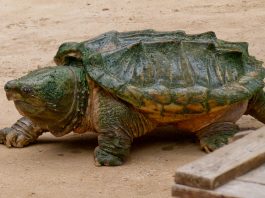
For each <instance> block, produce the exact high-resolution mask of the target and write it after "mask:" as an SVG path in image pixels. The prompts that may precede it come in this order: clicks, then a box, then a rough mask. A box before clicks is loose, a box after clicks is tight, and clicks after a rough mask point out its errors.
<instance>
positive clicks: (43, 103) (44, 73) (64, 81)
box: [5, 66, 88, 136]
mask: <svg viewBox="0 0 265 198" xmlns="http://www.w3.org/2000/svg"><path fill="white" fill-rule="evenodd" d="M5 91H6V95H7V98H8V100H13V101H14V103H15V106H16V108H17V109H18V111H19V112H20V114H22V115H23V116H25V117H28V118H29V119H31V120H32V122H34V123H35V124H37V125H38V126H40V127H41V128H43V129H46V130H49V131H51V132H52V133H54V134H55V135H56V136H61V135H64V134H65V133H67V132H70V131H71V130H73V129H74V127H75V126H76V125H77V124H78V122H79V121H80V119H81V116H82V115H83V114H84V111H85V108H86V106H87V102H86V101H87V97H88V88H87V83H86V77H85V72H84V71H83V69H82V68H80V67H71V66H57V67H47V68H42V69H38V70H35V71H32V72H30V73H29V74H27V75H26V76H23V77H21V78H19V79H16V80H12V81H9V82H7V83H6V85H5Z"/></svg>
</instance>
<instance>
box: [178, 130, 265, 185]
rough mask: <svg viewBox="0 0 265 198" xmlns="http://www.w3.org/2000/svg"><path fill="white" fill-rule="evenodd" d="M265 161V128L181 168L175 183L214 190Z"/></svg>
mask: <svg viewBox="0 0 265 198" xmlns="http://www.w3.org/2000/svg"><path fill="white" fill-rule="evenodd" d="M263 162H265V127H262V128H260V129H258V130H257V131H254V132H252V133H250V134H249V135H246V136H245V137H243V138H241V139H239V140H237V141H235V142H233V143H231V144H229V145H226V146H224V147H222V148H220V149H218V150H216V151H214V152H213V153H211V154H208V155H206V156H205V157H203V158H201V159H199V160H196V161H194V162H192V163H189V164H187V165H184V166H183V167H180V168H178V169H177V171H176V174H175V182H176V183H178V184H183V185H188V186H192V187H198V188H204V189H214V188H216V187H218V186H220V185H222V184H224V183H226V182H228V181H230V180H231V179H233V178H235V177H237V176H240V175H242V174H244V173H246V172H247V171H249V170H251V169H253V168H256V167H258V166H259V165H261V164H262V163H263Z"/></svg>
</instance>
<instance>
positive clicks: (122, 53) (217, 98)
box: [55, 30, 265, 115]
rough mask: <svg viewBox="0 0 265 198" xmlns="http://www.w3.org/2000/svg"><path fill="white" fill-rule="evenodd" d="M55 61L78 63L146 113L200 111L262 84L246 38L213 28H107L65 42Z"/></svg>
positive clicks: (246, 94)
mask: <svg viewBox="0 0 265 198" xmlns="http://www.w3.org/2000/svg"><path fill="white" fill-rule="evenodd" d="M55 62H56V63H57V64H58V65H72V64H75V65H76V64H79V65H80V66H84V67H85V69H86V71H87V74H88V76H89V77H90V78H91V79H92V80H94V81H95V82H96V83H97V84H98V85H100V86H101V87H103V88H104V89H105V90H107V91H108V92H110V93H112V94H113V95H115V96H118V97H119V98H121V99H122V100H124V101H126V102H128V103H130V104H131V105H133V106H134V107H135V108H138V109H139V110H142V111H144V112H147V113H150V114H160V115H161V114H164V115H170V114H172V115H176V114H182V115H183V114H185V115H186V114H189V115H190V114H202V113H207V112H210V111H214V110H216V109H218V108H220V107H222V106H226V105H230V104H233V103H236V102H240V101H244V100H248V99H250V98H251V97H252V96H253V95H254V94H255V93H256V92H257V90H260V89H261V88H262V87H263V86H264V83H263V78H264V76H265V72H264V69H263V68H262V63H261V62H260V61H257V60H256V59H255V58H254V57H252V56H250V55H249V54H248V44H247V43H243V42H236V43H235V42H227V41H223V40H219V39H217V38H216V36H215V34H214V33H213V32H206V33H203V34H198V35H187V34H185V32H182V31H175V32H156V31H153V30H145V31H137V32H125V33H119V32H108V33H105V34H103V35H101V36H99V37H96V38H94V39H91V40H88V41H85V42H81V43H64V44H62V45H61V46H60V48H59V50H58V52H57V54H56V56H55Z"/></svg>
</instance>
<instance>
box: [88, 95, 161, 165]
mask: <svg viewBox="0 0 265 198" xmlns="http://www.w3.org/2000/svg"><path fill="white" fill-rule="evenodd" d="M94 99H95V103H94V104H95V105H94V113H93V120H94V121H93V123H94V127H95V129H96V131H97V132H99V133H100V135H99V136H98V144H99V145H98V147H97V148H96V149H95V152H94V154H95V162H96V165H99V166H118V165H121V164H122V163H123V162H124V161H125V159H126V157H127V156H128V155H129V153H130V148H131V144H132V142H133V138H135V137H139V136H141V135H144V134H146V133H147V132H149V131H151V130H152V129H153V128H155V127H156V124H155V123H152V122H151V121H150V120H149V119H148V118H147V117H146V116H144V115H143V114H142V113H140V112H138V111H137V110H135V109H134V108H133V107H131V106H130V105H128V104H125V103H123V102H122V101H120V100H118V99H116V98H114V97H112V96H111V95H110V94H107V93H104V91H102V90H101V91H98V93H97V94H96V97H94Z"/></svg>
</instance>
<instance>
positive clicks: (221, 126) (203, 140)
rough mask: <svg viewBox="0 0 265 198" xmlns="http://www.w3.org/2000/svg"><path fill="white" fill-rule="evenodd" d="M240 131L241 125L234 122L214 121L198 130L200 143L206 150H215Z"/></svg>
mask: <svg viewBox="0 0 265 198" xmlns="http://www.w3.org/2000/svg"><path fill="white" fill-rule="evenodd" d="M238 131H239V127H238V126H237V125H236V124H235V123H232V122H219V123H213V124H211V125H209V126H207V127H205V128H203V129H201V130H199V131H198V132H197V135H198V137H199V140H200V145H201V148H202V149H203V150H205V151H206V152H211V151H214V150H216V149H218V148H220V147H222V146H224V145H226V144H228V142H229V139H230V138H232V137H233V136H234V135H235V133H237V132H238Z"/></svg>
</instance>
